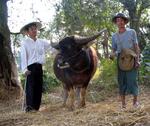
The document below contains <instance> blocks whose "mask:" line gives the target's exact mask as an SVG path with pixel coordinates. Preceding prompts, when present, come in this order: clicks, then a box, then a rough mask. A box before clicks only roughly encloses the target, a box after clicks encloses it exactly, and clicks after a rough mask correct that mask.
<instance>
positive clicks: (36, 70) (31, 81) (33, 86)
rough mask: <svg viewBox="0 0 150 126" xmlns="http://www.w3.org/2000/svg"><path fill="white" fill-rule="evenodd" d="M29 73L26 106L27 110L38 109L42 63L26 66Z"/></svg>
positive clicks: (41, 81) (40, 93) (41, 82)
mask: <svg viewBox="0 0 150 126" xmlns="http://www.w3.org/2000/svg"><path fill="white" fill-rule="evenodd" d="M28 70H29V71H31V74H30V75H28V76H27V83H26V106H27V108H26V109H27V110H26V111H30V110H39V108H40V104H41V97H42V85H43V70H42V65H41V64H38V63H34V64H31V65H29V66H28Z"/></svg>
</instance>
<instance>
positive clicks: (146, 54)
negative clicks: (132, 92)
mask: <svg viewBox="0 0 150 126" xmlns="http://www.w3.org/2000/svg"><path fill="white" fill-rule="evenodd" d="M142 55H143V57H142V64H141V68H140V81H141V83H143V84H144V85H149V83H150V44H147V46H146V47H145V48H144V50H143V52H142Z"/></svg>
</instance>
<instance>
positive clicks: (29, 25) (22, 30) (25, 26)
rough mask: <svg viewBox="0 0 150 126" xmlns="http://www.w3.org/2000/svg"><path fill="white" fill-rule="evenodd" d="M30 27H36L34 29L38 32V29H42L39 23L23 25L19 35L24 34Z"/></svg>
mask: <svg viewBox="0 0 150 126" xmlns="http://www.w3.org/2000/svg"><path fill="white" fill-rule="evenodd" d="M32 25H36V27H37V29H38V30H40V28H41V27H42V24H41V23H40V22H30V23H28V24H26V25H24V26H23V27H22V28H21V29H20V33H22V34H24V33H25V32H26V31H27V29H28V28H29V27H31V26H32Z"/></svg>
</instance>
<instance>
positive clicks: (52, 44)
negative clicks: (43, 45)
mask: <svg viewBox="0 0 150 126" xmlns="http://www.w3.org/2000/svg"><path fill="white" fill-rule="evenodd" d="M51 46H52V47H53V48H55V49H57V50H59V43H53V42H51Z"/></svg>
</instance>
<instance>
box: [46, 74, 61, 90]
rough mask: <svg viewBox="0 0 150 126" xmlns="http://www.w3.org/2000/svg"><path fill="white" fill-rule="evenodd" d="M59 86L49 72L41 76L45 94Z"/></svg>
mask: <svg viewBox="0 0 150 126" xmlns="http://www.w3.org/2000/svg"><path fill="white" fill-rule="evenodd" d="M58 86H60V84H59V81H58V80H57V79H56V78H55V77H54V76H53V74H51V72H50V73H49V72H47V71H44V75H43V92H44V93H47V92H50V91H52V90H53V89H54V88H56V87H58Z"/></svg>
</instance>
